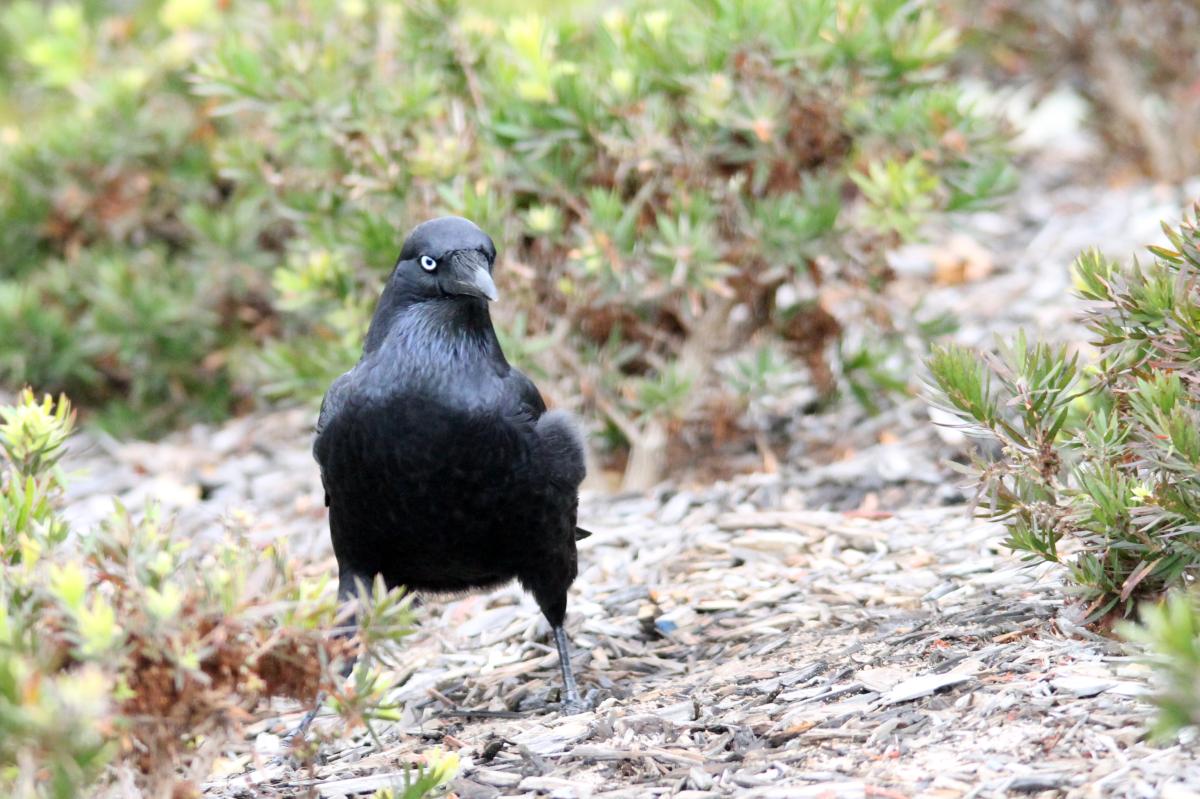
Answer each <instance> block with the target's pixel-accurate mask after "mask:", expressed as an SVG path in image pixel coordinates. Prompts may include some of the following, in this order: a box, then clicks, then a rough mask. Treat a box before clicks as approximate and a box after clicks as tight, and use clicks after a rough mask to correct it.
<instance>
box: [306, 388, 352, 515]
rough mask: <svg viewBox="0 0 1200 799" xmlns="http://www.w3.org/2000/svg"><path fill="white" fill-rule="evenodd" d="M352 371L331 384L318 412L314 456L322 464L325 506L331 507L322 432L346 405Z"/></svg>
mask: <svg viewBox="0 0 1200 799" xmlns="http://www.w3.org/2000/svg"><path fill="white" fill-rule="evenodd" d="M349 386H350V372H345V373H343V374H341V375H339V376H338V378H337V379H336V380H334V381H333V383H332V384H331V385H330V386H329V390H328V391H326V392H325V396H324V397H323V398H322V399H321V410H320V412H319V413H318V414H317V426H316V436H315V437H314V438H313V458H315V459H316V461H317V464H318V465H319V466H321V485H322V486H323V487H324V488H325V507H327V508H328V507H329V485H328V484H327V483H326V482H325V467H324V464H322V463H321V455H320V441H321V433H323V432H324V431H325V428H327V427H328V426H329V422H330V420H331V419H334V418H335V417H336V416H337V415H338V414H339V413H341V412H342V409H343V408H345V407H346V397H347V395H348V394H349V390H348V389H349Z"/></svg>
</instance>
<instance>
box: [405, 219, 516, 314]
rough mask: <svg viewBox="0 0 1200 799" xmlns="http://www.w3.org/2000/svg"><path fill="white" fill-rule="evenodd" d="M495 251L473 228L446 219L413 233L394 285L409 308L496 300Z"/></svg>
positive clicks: (466, 222)
mask: <svg viewBox="0 0 1200 799" xmlns="http://www.w3.org/2000/svg"><path fill="white" fill-rule="evenodd" d="M495 262H496V245H495V244H493V243H492V239H491V238H490V237H489V236H488V234H486V233H484V232H483V231H482V230H480V229H479V226H478V225H476V224H475V223H474V222H472V221H470V220H468V219H463V218H462V217H461V216H443V217H439V218H437V219H430V220H429V221H428V222H422V223H421V224H419V225H417V226H416V227H415V228H413V229H412V232H410V233H409V234H408V238H407V239H405V240H404V247H403V248H402V249H401V250H400V260H399V262H398V263H397V264H396V269H395V271H394V272H393V273H392V278H391V282H392V283H393V284H394V286H395V288H396V289H398V290H399V291H400V293H401V294H402V295H403V296H404V297H405V299H407V300H408V301H409V302H421V301H424V300H433V299H439V298H446V297H471V298H477V299H483V300H488V301H491V300H494V299H496V296H497V294H496V284H495V283H494V282H493V281H492V266H493V265H494V264H495Z"/></svg>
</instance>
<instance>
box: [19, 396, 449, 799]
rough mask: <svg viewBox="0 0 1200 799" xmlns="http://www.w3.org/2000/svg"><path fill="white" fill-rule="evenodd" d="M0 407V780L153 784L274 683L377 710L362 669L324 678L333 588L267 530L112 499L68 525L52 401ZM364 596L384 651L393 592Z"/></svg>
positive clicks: (305, 697) (357, 714) (377, 681)
mask: <svg viewBox="0 0 1200 799" xmlns="http://www.w3.org/2000/svg"><path fill="white" fill-rule="evenodd" d="M0 420H2V424H0V445H2V446H3V452H4V456H3V458H2V459H0V794H2V795H4V796H12V797H18V798H19V799H25V797H30V798H32V797H59V798H61V799H68V798H69V797H76V796H81V795H84V792H85V790H86V789H87V787H88V786H97V787H98V786H99V785H102V784H103V783H105V782H106V781H107V780H108V778H109V777H110V776H112V775H113V773H114V772H113V771H112V770H111V768H110V767H112V766H117V765H119V766H124V767H127V768H128V769H130V770H131V771H133V772H136V774H137V779H138V780H139V781H140V782H142V783H143V784H145V785H146V786H151V785H158V786H160V787H161V786H163V785H164V784H165V785H167V786H170V785H171V784H173V783H174V782H175V781H177V780H178V779H179V777H178V773H179V772H178V768H179V767H180V766H181V765H185V764H187V763H189V762H201V763H203V762H204V758H206V757H210V756H212V755H214V754H215V753H216V752H218V751H220V747H221V744H222V742H223V741H224V742H228V740H229V736H233V735H236V734H238V732H239V731H240V730H241V729H242V727H243V725H244V724H245V723H246V722H248V721H252V720H255V719H258V718H262V717H264V716H266V715H272V714H273V713H274V712H277V711H272V709H271V707H270V702H271V700H272V699H273V698H276V697H288V698H292V699H299V700H302V701H304V702H309V703H311V702H313V701H315V699H316V696H317V694H318V692H319V691H325V692H327V693H328V694H329V695H330V697H331V702H332V704H333V705H334V707H336V708H337V710H338V711H339V712H340V714H341V715H342V716H343V717H344V718H346V719H347V720H349V721H352V722H362V721H363V720H364V719H366V718H369V717H370V716H372V715H379V714H386V713H388V712H389V711H388V709H387V708H386V707H385V706H384V705H383V704H382V697H383V693H384V690H385V689H386V688H387V685H386V684H385V683H384V682H383V681H382V680H381V677H380V672H379V671H377V670H372V669H369V668H359V669H358V670H356V671H355V674H354V677H353V683H352V684H351V685H349V686H347V685H346V681H345V680H344V679H342V678H341V676H340V670H341V667H342V664H343V663H344V662H345V658H346V657H347V656H348V655H350V654H352V653H353V652H354V651H355V650H356V649H357V648H358V645H357V643H356V641H353V640H349V639H345V638H335V637H332V636H331V635H330V632H329V631H330V630H331V629H332V628H333V627H334V625H335V623H336V620H337V615H338V614H337V607H336V597H335V591H334V586H333V585H332V584H331V583H329V582H328V581H323V582H318V583H312V582H306V581H304V580H301V579H300V577H299V576H298V575H297V573H296V570H295V564H294V563H293V562H292V560H291V559H290V558H289V557H288V555H287V553H286V550H285V549H284V548H283V546H282V545H281V544H280V543H274V544H271V545H270V546H267V547H257V546H253V545H251V544H250V543H249V542H248V541H246V540H245V538H244V537H242V536H240V535H239V534H238V533H237V532H236V531H231V532H229V533H228V534H227V535H226V537H225V538H224V540H222V541H220V542H218V543H216V544H214V545H211V546H209V547H206V548H204V549H201V548H199V547H196V546H192V545H191V544H190V542H188V541H183V540H180V539H178V538H176V537H173V536H172V535H171V533H170V529H169V525H168V524H166V523H164V522H163V521H162V520H160V519H159V518H157V516H156V515H154V514H153V513H150V514H148V515H147V516H146V517H145V518H134V517H133V516H132V515H130V514H129V513H127V512H126V511H124V510H123V509H121V508H119V507H118V508H117V509H116V511H115V512H114V513H113V515H112V517H111V518H110V519H109V520H108V522H107V523H106V524H105V525H104V526H103V528H102V529H99V530H86V531H85V530H71V529H69V528H68V526H67V525H66V524H65V523H64V522H63V520H62V517H61V515H60V512H59V508H58V504H59V501H60V499H61V493H62V488H63V474H62V471H61V470H60V469H59V468H58V466H57V461H58V458H59V456H60V454H61V452H62V445H63V443H64V441H65V440H66V438H67V437H68V435H69V434H70V432H71V428H72V424H73V415H72V414H71V412H70V410H69V406H68V404H67V402H66V400H65V399H60V400H59V401H58V402H57V403H55V402H52V401H51V400H50V398H49V397H47V398H46V399H45V401H43V402H37V401H35V399H34V397H33V395H32V394H31V393H29V392H26V393H24V394H23V395H22V396H21V398H20V400H19V402H18V403H17V404H16V405H14V406H12V407H5V408H0ZM372 599H373V605H372V609H371V611H370V612H369V613H364V614H361V615H362V618H363V623H364V624H365V628H364V634H363V635H362V636H361V638H360V639H358V640H361V641H363V642H364V645H365V646H366V648H367V649H371V650H376V651H377V653H379V654H386V653H387V651H388V641H389V640H390V639H394V638H396V637H397V636H400V635H403V634H404V632H405V630H406V629H407V626H408V623H409V611H408V603H407V601H405V600H401V599H400V598H399V597H398V596H396V595H385V594H384V592H382V591H381V590H376V592H375V596H374V597H372ZM438 773H442V772H438ZM426 776H427V775H426ZM177 795H188V794H187V792H186V791H184V790H183V789H182V788H180V791H179V793H178V794H177Z"/></svg>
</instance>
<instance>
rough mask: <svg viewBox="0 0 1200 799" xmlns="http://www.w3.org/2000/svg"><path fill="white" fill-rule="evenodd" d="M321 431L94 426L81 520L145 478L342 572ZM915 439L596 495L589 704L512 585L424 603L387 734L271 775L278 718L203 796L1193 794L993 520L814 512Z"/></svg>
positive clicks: (857, 499) (581, 653) (893, 462)
mask: <svg viewBox="0 0 1200 799" xmlns="http://www.w3.org/2000/svg"><path fill="white" fill-rule="evenodd" d="M310 423H311V419H309V414H308V413H307V412H306V411H288V412H284V413H277V414H269V415H265V416H261V417H256V418H252V419H245V420H240V421H237V422H233V423H231V424H230V425H228V426H226V427H225V428H222V429H221V430H218V431H213V430H207V429H204V428H197V429H196V430H194V431H192V432H191V433H185V434H181V435H178V436H175V437H173V438H171V439H168V440H167V441H165V442H163V443H160V444H127V445H116V444H112V443H108V444H105V445H102V444H98V443H96V442H94V441H93V442H92V444H91V445H89V444H88V440H87V438H86V437H85V438H83V439H81V440H80V442H79V444H80V446H78V447H77V452H76V453H75V454H74V455H73V457H72V458H71V460H70V463H69V465H70V466H72V467H88V466H89V465H90V469H89V471H90V473H91V474H92V477H91V478H87V477H83V478H81V479H80V480H78V481H76V483H75V484H74V485H75V488H74V489H73V492H74V493H73V498H74V500H75V506H74V507H75V508H76V510H75V513H76V514H77V515H78V516H79V517H80V518H81V520H84V521H86V517H87V515H88V513H100V512H102V511H103V509H104V508H105V507H107V505H108V500H107V499H106V497H107V496H108V495H109V494H110V493H112V492H116V493H121V494H122V495H123V496H124V498H125V500H126V502H127V503H129V504H130V505H132V506H134V507H136V506H137V504H138V502H139V497H144V496H145V495H147V494H149V493H151V492H150V491H149V490H148V489H146V488H145V484H146V483H147V481H150V482H153V484H154V486H155V489H154V491H155V493H157V494H158V495H159V496H161V497H165V498H167V499H168V504H169V506H170V507H172V508H173V509H174V510H175V511H176V512H177V513H178V519H179V521H178V525H179V529H180V531H181V533H184V534H186V535H189V536H196V535H203V534H204V533H205V531H209V530H213V529H217V528H218V527H219V525H217V524H216V522H217V521H218V520H219V518H220V517H221V516H222V515H228V514H234V515H237V516H238V517H239V519H240V521H241V523H243V524H245V523H248V524H249V525H250V528H251V530H252V533H253V534H254V535H255V536H257V537H260V538H261V539H262V540H267V539H269V538H271V537H273V536H277V535H286V536H287V537H289V538H290V539H291V540H292V541H293V542H294V544H295V546H294V549H296V550H297V551H299V552H302V553H306V556H307V557H310V558H311V559H313V561H314V563H318V564H319V563H322V562H324V563H326V564H327V567H328V568H329V569H331V570H332V569H333V568H334V567H333V563H332V561H331V559H330V558H329V556H328V544H327V533H326V530H325V522H324V509H323V508H322V506H321V502H320V494H319V488H318V485H317V479H316V474H315V468H314V467H313V465H312V463H311V461H310V460H309V456H308V453H307V451H306V448H307V440H308V434H307V432H306V430H307V428H308V426H309V425H310ZM78 450H83V451H78ZM914 451H916V447H915V446H906V445H905V443H904V442H903V441H900V442H895V443H891V444H882V445H877V446H875V447H873V448H867V449H864V450H862V451H861V452H860V453H859V455H858V456H857V457H855V458H851V459H849V460H847V461H844V462H841V463H838V464H831V465H830V466H828V467H826V468H824V469H806V470H787V469H784V470H783V471H781V473H780V474H776V475H750V476H746V477H742V478H738V479H737V480H734V481H732V482H729V483H720V484H716V485H713V486H710V487H705V488H702V489H697V490H692V491H668V490H663V491H660V492H658V493H657V494H656V495H653V496H647V497H625V498H611V497H602V496H590V497H587V498H585V502H584V505H583V508H582V510H581V516H582V519H583V520H584V523H585V524H586V525H587V526H588V527H589V528H590V529H592V530H594V531H595V535H594V536H593V537H592V538H590V539H588V540H586V541H584V542H582V543H581V554H580V561H581V574H580V577H579V579H578V580H577V582H576V584H575V586H574V588H573V589H572V594H571V606H570V612H569V621H568V629H569V631H570V634H571V636H572V641H573V646H574V647H575V664H576V668H577V670H578V675H579V677H580V680H581V682H582V684H583V686H584V687H585V689H592V690H595V691H596V694H597V696H596V699H597V701H598V705H597V708H596V710H595V711H594V712H590V713H585V714H582V715H578V716H568V717H563V716H560V715H558V714H557V712H556V711H555V710H554V707H553V703H554V701H555V700H556V699H557V690H558V686H559V678H558V673H557V661H556V657H555V655H554V652H553V648H552V645H551V643H550V641H549V639H548V637H547V630H546V627H545V623H544V622H543V621H542V619H541V617H540V615H539V613H538V611H537V609H536V607H535V605H534V604H533V602H532V601H531V600H529V599H528V598H527V597H525V596H524V595H523V594H522V593H521V592H520V591H519V590H518V589H517V588H515V587H512V588H508V589H503V590H500V591H496V592H493V593H490V594H486V595H482V596H473V597H467V598H464V599H459V600H456V601H449V602H438V601H434V602H430V603H429V604H426V605H425V606H424V607H423V608H421V609H419V610H418V615H419V617H420V619H421V626H420V629H419V630H418V631H417V632H416V633H415V634H414V635H413V636H412V637H410V638H408V639H406V640H405V642H404V645H403V649H402V652H401V659H402V663H403V671H402V672H401V673H397V674H396V679H397V681H398V683H400V688H399V689H398V692H397V698H398V699H400V700H402V701H403V703H404V705H405V708H406V709H405V715H404V718H403V720H402V721H401V722H400V723H398V724H396V725H393V726H390V727H388V726H383V727H380V729H379V730H378V731H377V732H378V733H379V735H380V738H381V740H382V741H383V742H384V744H385V749H383V750H382V751H379V750H378V749H377V748H376V746H375V745H374V744H373V743H372V742H371V741H370V739H369V738H368V737H367V736H366V735H365V734H363V733H362V732H361V731H359V732H357V733H355V734H353V736H352V737H351V739H350V740H345V739H341V740H335V742H333V743H331V744H330V745H328V746H326V747H325V751H324V754H323V762H322V763H321V764H320V765H318V766H316V767H315V769H313V770H312V771H296V770H291V769H283V768H280V767H271V766H269V765H268V764H269V761H270V757H269V755H270V754H271V753H272V749H271V747H272V744H273V743H274V741H275V739H274V738H273V736H272V735H271V733H277V732H280V731H282V730H283V729H285V728H286V727H287V726H289V725H290V724H292V723H293V722H294V721H295V720H296V718H297V717H298V716H297V713H298V711H296V712H289V713H284V714H283V715H281V717H280V718H279V719H277V720H274V721H273V722H272V723H271V724H269V725H266V726H261V727H259V728H256V729H255V730H253V732H255V733H259V732H261V733H264V734H261V735H259V736H257V737H255V735H253V734H252V735H251V736H250V737H248V738H247V740H246V741H244V742H243V744H242V745H241V746H239V747H235V748H233V749H231V750H230V751H229V752H228V753H227V755H226V757H224V758H223V759H222V760H221V761H220V763H219V764H218V767H219V770H220V772H219V776H214V778H213V780H212V781H211V782H210V783H209V784H208V785H207V786H206V795H207V796H212V797H280V796H300V795H306V793H307V794H309V795H313V794H311V793H310V792H312V791H315V792H316V793H315V795H318V796H322V797H337V796H362V795H370V793H371V792H372V791H373V790H375V789H377V788H379V787H381V786H383V785H386V784H388V783H390V782H392V781H393V780H394V779H396V775H397V774H400V773H402V770H403V766H404V765H405V764H406V763H409V762H412V761H413V759H414V758H415V757H417V756H418V755H419V753H421V752H423V751H426V750H428V749H430V748H431V747H434V746H440V747H443V748H446V749H453V750H455V751H457V752H458V754H459V755H460V756H461V758H462V764H463V768H462V771H461V773H460V776H459V777H458V778H457V779H456V780H455V782H454V783H453V786H452V790H453V791H454V792H455V793H456V794H457V795H458V796H460V797H464V798H465V797H495V796H527V797H532V796H559V797H571V796H596V797H601V796H608V797H617V796H629V797H642V796H657V795H670V796H683V797H699V796H725V795H737V796H750V797H754V796H763V797H766V796H788V797H790V796H799V797H803V796H831V797H841V796H906V797H915V796H946V797H965V796H981V797H986V796H1000V795H1008V794H1010V793H1011V792H1028V793H1043V794H1044V795H1046V796H1060V795H1068V796H1088V797H1091V796H1122V797H1124V796H1130V797H1133V796H1137V797H1142V796H1145V797H1150V796H1168V797H1170V796H1174V797H1187V796H1197V795H1200V764H1198V763H1197V762H1196V745H1195V744H1194V743H1193V742H1191V741H1189V742H1188V743H1183V744H1176V745H1174V746H1169V747H1163V748H1157V747H1155V746H1152V745H1150V744H1148V743H1146V742H1145V740H1144V731H1145V729H1146V726H1147V724H1148V721H1149V720H1150V718H1151V716H1152V709H1151V708H1150V707H1149V705H1148V704H1147V703H1146V702H1145V700H1144V698H1143V695H1144V693H1145V691H1146V690H1147V672H1146V670H1145V668H1144V667H1143V666H1141V665H1140V664H1138V663H1137V662H1135V661H1134V660H1132V659H1131V658H1130V657H1129V653H1127V652H1125V651H1124V650H1123V648H1122V647H1121V646H1120V645H1119V644H1117V643H1115V642H1113V641H1110V640H1106V639H1103V638H1099V637H1097V636H1095V635H1093V634H1091V633H1089V632H1088V631H1086V630H1083V629H1080V628H1079V627H1078V626H1077V624H1076V623H1075V622H1076V621H1077V619H1073V618H1072V617H1071V615H1070V613H1069V612H1067V611H1064V610H1063V605H1062V602H1061V599H1060V597H1061V587H1060V585H1059V584H1058V581H1057V577H1056V576H1055V575H1054V574H1052V573H1050V574H1047V573H1039V572H1038V571H1036V570H1031V569H1029V568H1028V567H1025V566H1023V565H1022V564H1020V562H1019V561H1017V560H1016V559H1015V558H1014V557H1013V556H1012V555H1011V554H1009V553H1007V552H1006V551H1004V550H1003V549H1002V548H1001V547H1000V544H999V542H1000V541H1001V539H1002V537H1003V536H1002V533H1001V531H1000V530H998V529H997V528H995V527H994V526H990V525H986V524H980V523H978V522H974V521H972V520H970V519H969V518H968V515H967V512H966V509H965V507H963V506H962V505H954V506H949V507H937V508H929V507H926V508H919V507H918V508H910V509H907V510H899V511H897V512H895V513H894V514H891V515H889V514H888V512H887V511H884V510H876V511H852V512H849V513H844V512H837V511H820V510H811V509H810V508H812V507H814V506H819V505H825V506H827V507H847V506H849V507H860V506H861V507H866V508H870V507H881V506H882V505H884V504H886V505H888V506H889V507H891V506H893V505H894V504H895V498H896V497H899V496H915V497H918V498H920V497H926V499H925V500H922V501H928V500H929V499H932V497H931V496H929V488H930V486H929V483H930V482H931V481H933V480H935V479H937V476H936V474H925V472H927V471H928V470H929V469H930V468H932V467H931V466H930V465H929V462H928V461H926V460H920V459H918V460H916V461H914V460H913V457H914V455H913V453H914ZM222 470H224V471H222ZM151 475H152V477H151ZM914 477H915V478H917V479H918V480H921V482H917V483H913V482H912V480H911V478H914ZM942 479H945V478H944V475H943V477H942ZM121 485H125V486H126V488H125V489H124V490H120V489H119V487H120V486H121ZM879 497H885V498H886V497H891V499H888V500H886V501H884V502H881V501H880V499H879ZM846 498H850V499H851V500H852V501H851V502H849V503H847V502H845V500H846ZM89 509H90V510H89ZM463 710H471V711H479V710H488V711H500V713H499V715H500V716H513V717H511V718H509V717H500V718H495V717H490V718H489V717H482V718H481V717H477V716H470V715H463V714H462V712H461V711H463ZM318 725H319V726H321V727H323V728H325V729H326V730H328V731H330V732H331V733H336V732H337V730H336V722H334V721H333V720H328V721H324V722H319V723H318ZM331 728H332V729H331ZM256 749H257V752H256ZM1189 791H1190V792H1189Z"/></svg>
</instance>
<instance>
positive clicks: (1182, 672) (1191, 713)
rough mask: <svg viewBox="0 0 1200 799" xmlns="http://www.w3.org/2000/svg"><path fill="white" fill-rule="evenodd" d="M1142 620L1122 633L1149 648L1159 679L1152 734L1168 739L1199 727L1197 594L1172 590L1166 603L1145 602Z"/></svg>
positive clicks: (1199, 611)
mask: <svg viewBox="0 0 1200 799" xmlns="http://www.w3.org/2000/svg"><path fill="white" fill-rule="evenodd" d="M1141 619H1142V623H1141V624H1138V625H1134V624H1126V625H1124V626H1123V628H1122V632H1123V633H1124V635H1125V636H1126V637H1127V638H1129V639H1131V640H1133V641H1136V642H1138V643H1141V644H1145V645H1146V646H1147V647H1149V650H1150V662H1151V664H1152V665H1153V666H1154V667H1155V670H1156V673H1157V675H1158V678H1159V682H1160V688H1159V691H1158V693H1157V695H1156V696H1155V698H1154V702H1155V704H1156V705H1158V709H1159V714H1158V720H1157V723H1156V725H1155V728H1154V732H1155V734H1156V735H1157V736H1158V737H1160V738H1168V737H1170V736H1172V735H1174V734H1175V733H1176V732H1178V731H1179V730H1181V729H1182V728H1184V727H1188V726H1193V727H1200V594H1197V593H1196V592H1195V591H1194V590H1193V591H1192V592H1191V593H1190V594H1185V593H1183V592H1175V593H1173V594H1172V595H1171V596H1169V597H1168V598H1167V601H1166V602H1163V603H1159V604H1147V605H1144V606H1142V609H1141Z"/></svg>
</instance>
